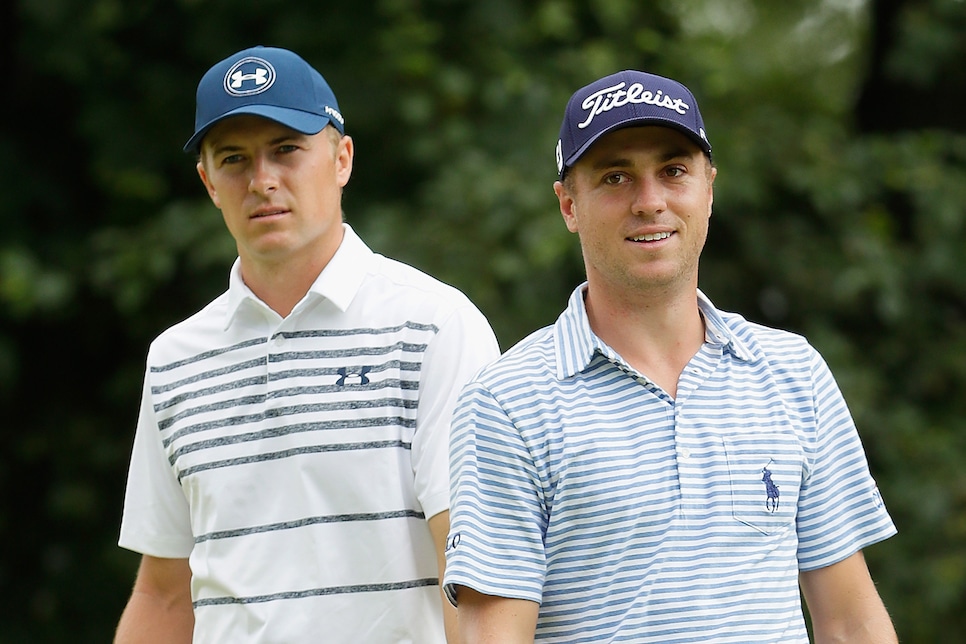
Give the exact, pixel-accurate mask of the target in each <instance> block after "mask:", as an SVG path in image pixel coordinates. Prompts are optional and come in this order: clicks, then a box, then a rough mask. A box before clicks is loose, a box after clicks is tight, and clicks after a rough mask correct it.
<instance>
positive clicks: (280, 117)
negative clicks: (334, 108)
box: [183, 105, 332, 153]
mask: <svg viewBox="0 0 966 644" xmlns="http://www.w3.org/2000/svg"><path fill="white" fill-rule="evenodd" d="M243 114H250V115H253V116H261V117H263V118H267V119H269V120H271V121H275V122H276V123H281V124H282V125H284V126H285V127H290V128H292V129H293V130H295V131H296V132H301V133H302V134H318V133H319V132H321V131H322V130H323V128H325V126H326V125H328V124H329V123H331V122H332V119H330V118H329V117H327V116H321V115H319V114H311V113H309V112H303V111H302V110H293V109H290V108H287V107H277V106H275V105H243V106H242V107H239V108H237V109H234V110H232V111H230V112H226V113H225V114H221V115H219V116H218V118H215V119H212V120H211V121H209V122H207V123H205V124H204V125H203V126H201V127H200V128H198V130H197V131H196V132H195V133H194V135H192V137H191V138H190V139H188V142H187V143H185V144H184V148H183V150H184V151H185V152H193V153H197V152H198V150H199V148H200V147H201V140H202V139H204V138H205V135H206V134H208V130H210V129H211V128H212V127H214V126H215V125H217V124H218V123H220V122H221V121H224V120H225V119H227V118H231V117H232V116H241V115H243Z"/></svg>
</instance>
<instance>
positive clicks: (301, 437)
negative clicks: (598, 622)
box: [119, 226, 498, 643]
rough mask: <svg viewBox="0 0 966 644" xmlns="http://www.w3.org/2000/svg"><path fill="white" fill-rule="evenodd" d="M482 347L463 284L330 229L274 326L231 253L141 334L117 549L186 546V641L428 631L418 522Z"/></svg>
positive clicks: (431, 595)
mask: <svg viewBox="0 0 966 644" xmlns="http://www.w3.org/2000/svg"><path fill="white" fill-rule="evenodd" d="M497 355H498V347H497V343H496V339H495V337H494V335H493V332H492V330H491V329H490V326H489V324H488V323H487V321H486V320H485V319H484V317H483V315H482V314H481V313H480V312H479V310H478V309H477V308H476V307H475V306H474V305H473V304H472V303H471V302H470V301H469V300H468V299H467V298H466V297H465V296H464V295H463V294H462V293H460V292H459V291H457V290H456V289H454V288H452V287H449V286H447V285H445V284H442V283H440V282H439V281H437V280H435V279H433V278H431V277H429V276H427V275H425V274H423V273H421V272H419V271H417V270H416V269H414V268H411V267H409V266H406V265H404V264H401V263H399V262H396V261H393V260H391V259H387V258H385V257H382V256H380V255H377V254H374V253H373V252H372V251H371V250H370V249H369V248H368V247H366V245H365V244H364V243H363V242H362V241H361V240H360V239H359V237H357V236H356V234H355V233H354V232H353V231H352V229H351V228H350V227H348V226H345V238H344V241H343V243H342V245H341V247H340V248H339V250H338V252H337V253H336V255H335V256H334V258H333V259H332V260H331V262H330V263H329V264H328V266H327V267H326V268H325V270H324V271H323V272H322V274H321V275H320V276H319V278H318V279H317V280H316V282H315V284H314V285H313V286H312V288H311V290H310V292H309V293H308V295H307V296H306V297H305V298H304V299H303V300H302V301H301V302H300V303H299V304H298V305H297V306H296V307H295V309H294V310H293V312H292V313H291V315H289V316H288V317H287V318H285V319H282V318H281V317H279V316H278V315H277V314H276V313H274V312H273V311H271V310H270V309H269V308H268V307H267V306H266V305H265V304H264V303H262V302H261V301H260V300H258V299H257V298H256V297H255V296H254V295H253V294H252V293H251V291H250V290H249V289H248V288H247V287H246V286H245V285H244V283H243V282H242V280H241V278H240V274H239V270H238V265H237V263H236V266H235V267H234V268H233V270H232V273H231V279H230V285H229V289H228V291H227V292H226V293H225V294H223V295H222V296H221V297H219V298H218V299H216V300H215V301H214V302H212V303H211V304H210V305H208V306H207V307H206V308H205V309H203V310H202V311H200V312H199V313H197V314H196V315H194V316H193V317H191V318H189V319H187V320H185V321H184V322H181V323H179V324H177V325H175V326H174V327H172V328H170V329H169V330H167V331H165V332H164V333H163V334H162V335H160V336H159V337H158V339H157V340H156V341H155V342H154V343H153V344H152V345H151V348H150V351H149V354H148V361H147V371H146V377H145V383H144V391H143V401H142V406H141V412H140V417H139V419H138V426H137V434H136V438H135V444H134V452H133V457H132V461H131V467H130V474H129V481H128V489H127V496H126V499H125V504H124V515H123V523H122V526H121V535H120V540H119V543H120V545H121V546H123V547H125V548H128V549H131V550H134V551H137V552H141V553H146V554H149V555H154V556H157V557H172V558H183V557H189V560H190V564H191V569H192V573H193V580H192V600H193V603H194V611H195V620H196V621H195V641H200V642H256V641H258V642H319V641H331V642H400V641H412V642H427V643H435V642H439V643H442V642H444V635H443V629H442V612H441V606H440V595H439V582H438V578H437V575H438V569H437V564H436V556H435V550H434V547H433V542H432V539H431V536H430V533H429V530H428V527H427V523H426V520H427V518H429V517H432V516H433V515H435V514H437V513H439V512H441V511H444V510H446V509H447V508H448V505H449V478H448V436H449V426H450V421H451V417H452V409H453V406H454V404H455V401H456V397H457V395H458V394H459V391H460V388H461V386H462V385H463V384H464V383H465V382H466V381H467V380H469V378H470V377H471V376H472V375H473V374H474V373H476V372H477V371H478V370H479V368H480V367H481V366H482V365H483V364H485V363H486V362H488V361H490V360H492V359H494V358H495V357H496V356H497Z"/></svg>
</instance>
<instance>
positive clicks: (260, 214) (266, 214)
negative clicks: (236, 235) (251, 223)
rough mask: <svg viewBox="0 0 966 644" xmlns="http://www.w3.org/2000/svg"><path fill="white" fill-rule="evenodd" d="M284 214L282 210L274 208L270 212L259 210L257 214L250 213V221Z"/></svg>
mask: <svg viewBox="0 0 966 644" xmlns="http://www.w3.org/2000/svg"><path fill="white" fill-rule="evenodd" d="M284 212H285V209H284V208H276V209H272V210H259V211H258V212H254V213H252V216H251V218H252V219H259V218H260V217H271V216H272V215H281V214H283V213H284Z"/></svg>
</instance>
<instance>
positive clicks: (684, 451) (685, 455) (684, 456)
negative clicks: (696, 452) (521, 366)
mask: <svg viewBox="0 0 966 644" xmlns="http://www.w3.org/2000/svg"><path fill="white" fill-rule="evenodd" d="M678 455H679V456H680V457H681V460H684V461H686V460H688V459H689V458H691V450H689V449H688V448H687V447H682V448H681V449H680V450H678Z"/></svg>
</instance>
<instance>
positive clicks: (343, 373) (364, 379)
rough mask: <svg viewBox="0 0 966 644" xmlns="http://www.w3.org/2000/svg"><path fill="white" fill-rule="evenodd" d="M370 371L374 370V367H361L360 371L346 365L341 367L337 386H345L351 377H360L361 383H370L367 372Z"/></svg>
mask: <svg viewBox="0 0 966 644" xmlns="http://www.w3.org/2000/svg"><path fill="white" fill-rule="evenodd" d="M370 371H372V367H359V369H358V371H357V370H355V369H353V370H352V371H349V369H348V368H346V367H340V368H339V372H338V373H339V379H338V380H337V381H336V383H335V386H336V387H345V385H346V380H348V379H350V378H358V379H359V384H360V385H368V384H369V376H367V375H366V374H367V373H369V372H370Z"/></svg>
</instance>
